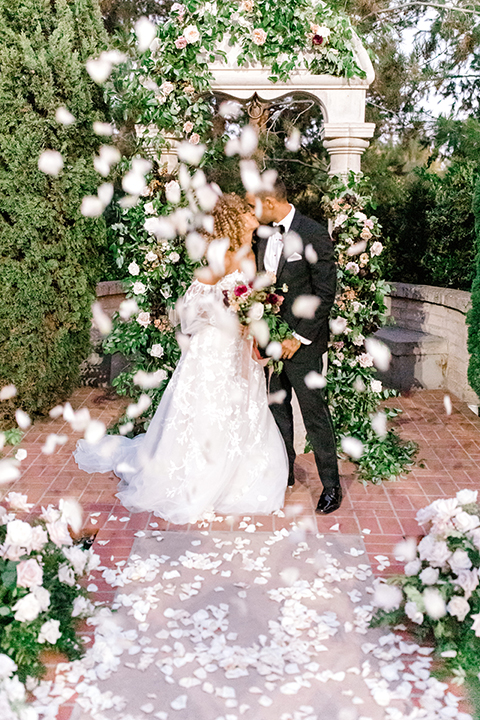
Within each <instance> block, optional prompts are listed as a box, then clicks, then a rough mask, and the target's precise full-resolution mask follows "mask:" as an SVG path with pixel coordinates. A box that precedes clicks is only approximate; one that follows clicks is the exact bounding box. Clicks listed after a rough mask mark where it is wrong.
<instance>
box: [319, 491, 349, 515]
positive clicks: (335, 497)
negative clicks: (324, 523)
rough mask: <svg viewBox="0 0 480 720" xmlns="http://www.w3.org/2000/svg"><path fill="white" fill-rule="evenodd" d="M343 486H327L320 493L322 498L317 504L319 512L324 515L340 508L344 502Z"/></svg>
mask: <svg viewBox="0 0 480 720" xmlns="http://www.w3.org/2000/svg"><path fill="white" fill-rule="evenodd" d="M342 497H343V495H342V488H341V487H340V486H338V487H333V488H325V489H324V490H323V492H322V494H321V495H320V500H319V501H318V505H317V512H318V513H322V515H328V514H329V513H332V512H335V510H338V508H339V507H340V505H341V504H342Z"/></svg>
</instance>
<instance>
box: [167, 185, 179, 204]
mask: <svg viewBox="0 0 480 720" xmlns="http://www.w3.org/2000/svg"><path fill="white" fill-rule="evenodd" d="M165 197H166V198H167V200H168V202H170V203H172V205H178V203H179V202H180V200H181V199H182V191H181V189H180V185H179V184H178V182H177V181H176V180H170V182H168V183H167V184H166V185H165Z"/></svg>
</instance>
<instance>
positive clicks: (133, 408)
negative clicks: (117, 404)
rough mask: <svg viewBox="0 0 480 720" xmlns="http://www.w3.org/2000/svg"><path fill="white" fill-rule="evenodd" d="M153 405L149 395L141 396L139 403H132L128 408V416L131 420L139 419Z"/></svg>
mask: <svg viewBox="0 0 480 720" xmlns="http://www.w3.org/2000/svg"><path fill="white" fill-rule="evenodd" d="M151 404H152V401H151V399H150V398H149V397H148V395H145V394H143V395H140V397H139V399H138V402H137V403H131V404H130V405H129V406H128V407H127V415H128V417H131V418H136V417H139V416H140V415H143V413H144V412H145V411H146V410H148V408H149V407H150V405H151Z"/></svg>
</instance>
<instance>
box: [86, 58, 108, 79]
mask: <svg viewBox="0 0 480 720" xmlns="http://www.w3.org/2000/svg"><path fill="white" fill-rule="evenodd" d="M85 67H86V68H87V72H88V74H89V75H90V77H91V78H92V80H93V81H94V82H96V83H98V84H99V85H101V84H102V83H104V82H105V80H107V79H108V78H109V77H110V73H111V72H112V63H111V62H109V61H108V60H107V59H106V58H98V59H97V60H87V62H86V64H85Z"/></svg>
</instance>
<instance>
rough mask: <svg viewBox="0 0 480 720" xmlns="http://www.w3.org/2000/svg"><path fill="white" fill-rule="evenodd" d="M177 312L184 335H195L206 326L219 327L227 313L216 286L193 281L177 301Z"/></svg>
mask: <svg viewBox="0 0 480 720" xmlns="http://www.w3.org/2000/svg"><path fill="white" fill-rule="evenodd" d="M177 312H178V314H179V317H180V323H181V330H182V333H183V334H184V335H195V334H196V333H198V332H199V331H200V330H202V329H203V328H205V326H206V325H214V326H218V325H221V324H222V319H223V318H224V317H225V314H226V312H227V309H226V307H225V305H224V302H223V292H222V290H221V288H220V287H218V286H217V285H206V284H205V283H201V282H199V281H198V280H195V281H194V282H193V283H192V284H191V285H190V287H189V288H188V290H187V292H186V293H185V295H184V297H183V298H181V300H179V301H178V304H177Z"/></svg>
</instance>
